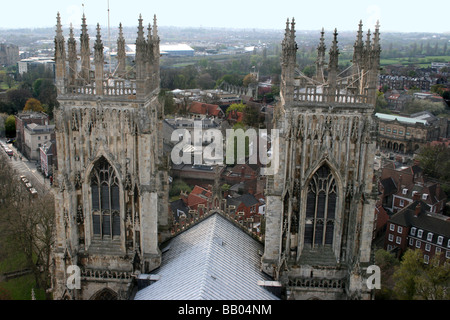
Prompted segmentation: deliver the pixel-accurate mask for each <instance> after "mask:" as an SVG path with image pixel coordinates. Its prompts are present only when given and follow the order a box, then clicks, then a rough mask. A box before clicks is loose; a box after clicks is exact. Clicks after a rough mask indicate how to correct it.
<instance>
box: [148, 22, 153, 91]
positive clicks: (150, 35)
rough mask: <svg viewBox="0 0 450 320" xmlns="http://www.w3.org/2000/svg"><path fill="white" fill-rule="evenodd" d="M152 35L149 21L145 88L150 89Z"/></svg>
mask: <svg viewBox="0 0 450 320" xmlns="http://www.w3.org/2000/svg"><path fill="white" fill-rule="evenodd" d="M153 58H154V55H153V36H152V25H151V24H150V23H149V24H148V27H147V51H146V66H147V84H146V87H147V90H151V87H152V81H151V80H152V79H151V76H152V74H153Z"/></svg>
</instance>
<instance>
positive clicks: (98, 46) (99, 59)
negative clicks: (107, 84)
mask: <svg viewBox="0 0 450 320" xmlns="http://www.w3.org/2000/svg"><path fill="white" fill-rule="evenodd" d="M94 63H95V90H96V93H97V95H102V94H103V73H104V71H103V69H104V65H105V57H104V55H103V42H102V35H101V32H100V24H98V23H97V37H96V39H95V44H94Z"/></svg>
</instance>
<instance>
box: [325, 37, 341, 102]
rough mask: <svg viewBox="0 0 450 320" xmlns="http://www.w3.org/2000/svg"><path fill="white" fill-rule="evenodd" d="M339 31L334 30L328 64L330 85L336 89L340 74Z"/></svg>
mask: <svg viewBox="0 0 450 320" xmlns="http://www.w3.org/2000/svg"><path fill="white" fill-rule="evenodd" d="M337 35H338V32H337V29H334V33H333V36H334V37H333V42H332V44H331V48H330V53H329V54H330V57H329V63H328V84H329V86H330V88H334V89H335V88H336V81H337V73H338V63H339V48H338V41H337ZM331 94H332V95H334V94H335V93H334V92H331Z"/></svg>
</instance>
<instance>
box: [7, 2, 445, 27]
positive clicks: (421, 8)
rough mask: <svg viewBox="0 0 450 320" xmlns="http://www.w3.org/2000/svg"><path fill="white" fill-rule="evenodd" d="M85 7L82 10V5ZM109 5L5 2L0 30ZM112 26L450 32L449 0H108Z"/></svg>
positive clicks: (96, 18)
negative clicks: (140, 22) (290, 23)
mask: <svg viewBox="0 0 450 320" xmlns="http://www.w3.org/2000/svg"><path fill="white" fill-rule="evenodd" d="M83 4H84V6H83ZM107 8H108V0H40V1H39V0H2V4H1V6H0V12H1V14H0V28H40V27H51V26H54V25H55V23H56V14H57V12H60V14H61V20H62V23H63V24H64V25H65V26H68V25H69V24H70V23H71V22H72V23H73V24H74V26H79V25H80V23H81V16H82V13H83V10H84V12H85V14H86V18H87V22H88V24H89V25H94V24H97V23H100V25H102V26H107V25H108V10H107ZM109 8H110V14H109V17H110V25H111V27H117V26H118V24H119V22H122V24H123V25H124V26H136V25H137V19H138V17H139V14H142V17H143V19H144V24H148V23H149V22H151V21H152V20H153V15H154V14H156V16H157V19H158V26H177V27H204V28H209V27H231V28H247V29H248V28H255V29H281V30H282V29H284V27H285V21H286V19H287V18H292V17H294V18H295V20H296V29H297V30H319V29H321V28H322V27H324V28H325V30H333V29H334V28H337V29H338V30H340V31H352V30H355V29H356V28H357V26H358V23H359V20H360V19H362V20H363V24H364V27H363V28H364V29H373V26H374V25H375V22H376V20H377V19H379V20H380V25H381V30H382V31H385V32H386V31H398V32H431V33H443V32H450V19H449V14H450V1H449V0H436V1H430V2H428V1H423V0H306V1H305V0H296V1H294V0H158V1H157V0H146V1H145V0H109Z"/></svg>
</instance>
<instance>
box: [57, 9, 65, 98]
mask: <svg viewBox="0 0 450 320" xmlns="http://www.w3.org/2000/svg"><path fill="white" fill-rule="evenodd" d="M55 68H56V70H55V71H56V75H55V81H56V88H57V90H58V92H64V88H65V84H64V82H65V77H66V49H65V41H64V36H63V31H62V25H61V17H60V15H59V12H58V14H57V16H56V36H55Z"/></svg>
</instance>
